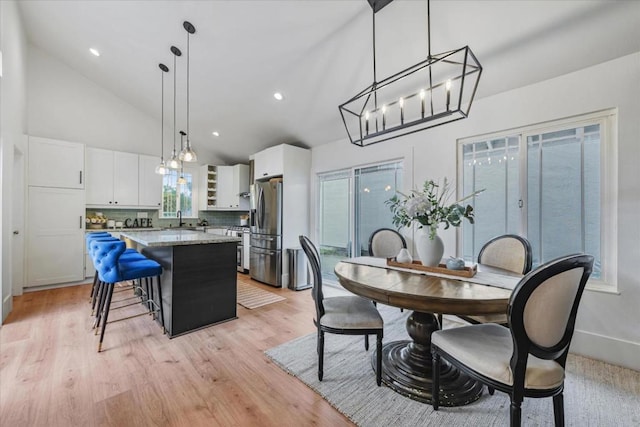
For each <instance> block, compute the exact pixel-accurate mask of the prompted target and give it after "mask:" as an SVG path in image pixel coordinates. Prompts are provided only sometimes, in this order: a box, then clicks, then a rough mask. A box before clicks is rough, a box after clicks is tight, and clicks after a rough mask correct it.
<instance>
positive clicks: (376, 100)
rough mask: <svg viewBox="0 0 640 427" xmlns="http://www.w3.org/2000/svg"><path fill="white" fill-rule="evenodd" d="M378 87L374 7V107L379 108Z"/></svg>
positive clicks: (374, 12)
mask: <svg viewBox="0 0 640 427" xmlns="http://www.w3.org/2000/svg"><path fill="white" fill-rule="evenodd" d="M377 87H378V80H377V77H376V10H375V8H373V88H374V92H373V107H374V109H375V110H377V109H378V91H377V90H375V89H376V88H377ZM377 127H378V116H377V115H376V130H377Z"/></svg>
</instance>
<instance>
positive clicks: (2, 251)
mask: <svg viewBox="0 0 640 427" xmlns="http://www.w3.org/2000/svg"><path fill="white" fill-rule="evenodd" d="M0 50H1V51H2V78H0V141H1V145H0V177H1V183H0V200H1V202H0V203H1V204H2V210H1V212H0V236H1V237H2V245H1V246H0V258H1V259H2V262H1V263H0V278H1V280H2V304H0V306H1V308H0V317H1V319H2V321H4V319H5V318H6V317H7V315H8V314H9V311H10V310H11V297H12V294H11V277H12V276H11V263H12V258H11V257H12V254H11V243H12V234H11V231H12V230H11V228H12V227H11V226H12V220H11V211H12V209H11V201H12V199H13V194H12V185H11V181H12V177H13V159H14V149H15V147H17V148H18V149H20V150H21V151H23V152H24V147H23V137H22V135H23V134H24V133H25V131H26V129H27V126H26V117H27V115H26V90H25V75H26V56H27V41H26V36H25V32H24V27H23V24H22V20H21V17H20V12H19V10H18V6H17V4H16V2H15V1H1V2H0Z"/></svg>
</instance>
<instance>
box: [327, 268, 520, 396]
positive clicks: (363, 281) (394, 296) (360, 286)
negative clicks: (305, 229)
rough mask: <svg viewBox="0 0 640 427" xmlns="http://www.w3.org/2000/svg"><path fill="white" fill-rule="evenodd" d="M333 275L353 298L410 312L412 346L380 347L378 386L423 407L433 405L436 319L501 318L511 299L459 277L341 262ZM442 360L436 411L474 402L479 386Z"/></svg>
mask: <svg viewBox="0 0 640 427" xmlns="http://www.w3.org/2000/svg"><path fill="white" fill-rule="evenodd" d="M334 271H335V274H336V276H337V277H338V280H339V281H340V284H341V285H342V286H343V287H344V288H345V289H347V290H349V291H351V292H353V293H354V294H356V295H360V296H362V297H365V298H367V299H371V300H373V301H376V302H379V303H381V304H386V305H391V306H395V307H400V308H404V309H408V310H413V313H411V314H410V315H409V317H408V318H407V322H406V328H407V332H408V334H409V337H410V338H411V340H403V341H393V342H388V343H385V344H384V345H383V350H382V381H383V382H384V383H385V385H387V386H388V387H390V388H392V389H393V390H395V391H397V392H398V393H400V394H402V395H405V396H407V397H409V398H411V399H414V400H418V401H421V402H425V403H431V389H432V388H431V387H432V382H431V378H432V373H431V372H432V362H431V334H432V333H433V332H434V331H436V330H438V329H440V328H441V325H440V324H439V322H438V319H437V317H436V315H435V314H434V313H437V314H453V315H491V314H505V313H506V312H507V306H508V302H509V297H510V295H511V290H509V289H503V288H499V287H493V286H487V285H481V284H477V283H472V282H469V281H466V280H465V278H462V277H460V278H449V277H446V278H444V277H437V276H430V275H425V274H417V273H410V272H404V271H398V270H392V269H388V268H382V267H377V266H371V265H364V264H356V263H349V262H345V261H341V262H339V263H338V264H337V265H336V267H335V270H334ZM478 271H480V272H482V271H485V272H490V273H494V274H504V275H508V276H516V277H520V276H518V275H514V274H513V273H510V272H507V271H504V270H500V269H496V268H492V267H489V266H483V265H478ZM373 358H374V359H375V353H374V354H373ZM442 360H443V361H442V366H441V371H440V372H441V376H440V390H441V391H440V405H441V406H461V405H466V404H468V403H471V402H473V401H475V400H477V399H478V398H479V397H480V396H481V394H482V385H481V384H479V383H477V382H476V381H474V380H472V379H470V378H469V377H468V376H467V375H466V374H464V373H463V372H461V371H459V370H458V369H457V368H455V367H454V366H452V365H450V364H448V363H447V362H446V361H444V359H442ZM373 362H374V366H375V360H373ZM374 369H375V368H374Z"/></svg>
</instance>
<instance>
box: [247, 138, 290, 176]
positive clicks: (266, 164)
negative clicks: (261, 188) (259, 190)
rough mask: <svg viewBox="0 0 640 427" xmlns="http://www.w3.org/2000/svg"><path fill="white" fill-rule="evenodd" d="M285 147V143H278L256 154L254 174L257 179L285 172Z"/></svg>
mask: <svg viewBox="0 0 640 427" xmlns="http://www.w3.org/2000/svg"><path fill="white" fill-rule="evenodd" d="M284 147H285V146H284V144H282V145H276V146H275V147H270V148H267V149H266V150H262V151H260V152H259V153H256V154H255V155H254V157H253V174H254V177H255V179H256V180H259V179H263V178H270V177H272V176H281V175H282V174H283V172H284V163H283V161H284V150H285V148H284Z"/></svg>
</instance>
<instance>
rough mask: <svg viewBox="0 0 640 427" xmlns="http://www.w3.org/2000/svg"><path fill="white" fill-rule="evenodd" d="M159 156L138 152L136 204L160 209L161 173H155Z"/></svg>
mask: <svg viewBox="0 0 640 427" xmlns="http://www.w3.org/2000/svg"><path fill="white" fill-rule="evenodd" d="M159 164H160V158H159V157H154V156H145V155H142V154H140V156H139V158H138V185H139V188H138V205H139V206H141V207H150V208H155V209H160V207H161V205H162V175H158V174H157V173H156V166H158V165H159Z"/></svg>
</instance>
